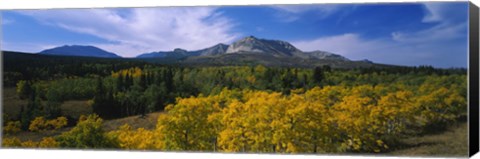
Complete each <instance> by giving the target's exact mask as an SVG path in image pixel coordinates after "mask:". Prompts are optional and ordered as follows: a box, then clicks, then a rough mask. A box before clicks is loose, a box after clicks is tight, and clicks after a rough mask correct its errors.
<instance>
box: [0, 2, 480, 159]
mask: <svg viewBox="0 0 480 159" xmlns="http://www.w3.org/2000/svg"><path fill="white" fill-rule="evenodd" d="M421 1H425V0H421ZM421 1H419V0H388V1H387V0H383V1H379V0H261V1H260V0H231V1H215V0H0V10H11V9H53V8H106V7H107V8H108V7H155V6H215V5H263V4H300V3H301V4H311V3H378V2H388V3H397V2H421ZM434 1H452V0H434ZM456 1H458V0H456ZM460 1H465V0H460ZM479 1H480V0H472V2H473V3H475V4H477V6H478V5H479V4H480V2H479ZM0 156H1V158H4V159H9V158H28V159H32V158H49V159H56V158H59V159H65V158H68V159H77V158H78V159H86V158H87V159H88V158H114V159H123V158H129V159H132V158H139V159H150V158H152V159H153V158H155V159H158V158H162V159H168V158H195V159H203V158H205V159H210V158H228V159H237V158H255V159H264V158H275V159H293V158H296V159H300V158H301V159H311V158H372V157H373V156H328V155H269V154H225V153H223V154H222V153H174V152H138V151H130V152H129V151H91V150H90V151H83V150H32V149H30V150H22V149H0ZM375 158H412V159H413V158H421V159H426V158H425V157H380V156H378V157H376V156H375ZM474 158H480V155H479V154H477V155H476V156H474Z"/></svg>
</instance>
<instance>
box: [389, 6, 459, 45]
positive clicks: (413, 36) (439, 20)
mask: <svg viewBox="0 0 480 159" xmlns="http://www.w3.org/2000/svg"><path fill="white" fill-rule="evenodd" d="M423 6H424V8H425V13H426V14H425V16H424V17H423V19H422V22H423V23H435V25H434V26H432V27H430V28H427V29H423V30H419V31H416V32H401V31H396V32H393V33H392V34H391V35H392V39H393V40H396V41H399V42H410V43H412V42H417V43H418V42H419V43H422V42H424V43H430V42H433V41H448V40H452V39H456V38H466V34H467V15H468V13H467V11H468V10H467V7H468V5H466V3H452V2H450V3H439V2H427V3H424V4H423Z"/></svg>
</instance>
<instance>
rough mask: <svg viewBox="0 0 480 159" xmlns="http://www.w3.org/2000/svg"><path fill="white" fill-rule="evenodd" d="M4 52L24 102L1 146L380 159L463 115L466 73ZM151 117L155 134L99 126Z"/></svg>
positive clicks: (7, 82)
mask: <svg viewBox="0 0 480 159" xmlns="http://www.w3.org/2000/svg"><path fill="white" fill-rule="evenodd" d="M3 56H4V74H3V87H4V89H5V88H11V89H15V96H16V98H18V99H19V100H21V101H24V102H23V103H24V104H19V106H18V107H20V111H19V112H18V113H10V114H9V113H8V112H11V111H8V110H6V106H4V107H3V111H2V112H3V114H2V117H3V120H2V121H3V123H2V124H3V129H2V130H3V131H2V133H3V134H4V135H3V138H2V146H4V147H30V148H82V149H127V150H159V151H202V152H250V153H381V152H388V151H390V150H391V149H392V148H394V147H396V145H398V144H399V139H401V138H405V137H409V136H416V135H418V134H424V133H428V132H432V131H440V130H444V129H445V128H446V127H447V126H448V125H450V124H452V123H457V122H459V120H461V119H462V118H465V116H466V115H467V73H466V69H463V68H451V69H441V68H434V67H431V66H417V67H407V66H391V67H369V68H348V69H346V68H342V69H340V68H332V67H330V66H328V65H324V66H322V67H314V68H298V67H266V66H263V65H232V66H201V67H200V66H183V65H174V64H169V65H162V64H158V63H151V62H146V61H138V60H128V59H98V58H72V57H60V56H59V57H50V56H34V55H23V54H20V53H4V55H3ZM33 59H35V60H33ZM52 63H54V64H52ZM6 100H8V99H6ZM71 100H81V101H86V103H87V104H86V107H89V108H91V112H90V113H88V114H82V115H81V116H72V115H70V114H68V113H65V112H66V111H65V110H62V108H61V105H62V104H63V103H65V102H66V101H71ZM4 103H6V101H4ZM155 112H159V113H160V115H159V117H158V119H157V120H156V123H155V126H154V127H153V128H143V127H140V128H137V127H136V126H135V125H129V124H123V125H122V126H120V127H118V128H116V129H114V130H106V129H105V128H104V127H103V126H102V123H104V122H105V121H107V120H115V119H120V118H124V117H131V116H135V115H139V118H146V117H147V116H149V115H150V114H151V113H155ZM59 130H62V131H59ZM49 131H59V132H58V133H54V135H52V134H49V133H45V132H49ZM21 132H33V133H39V134H48V135H43V136H42V138H40V139H36V140H21V139H20V138H18V137H17V136H16V135H15V134H19V133H21Z"/></svg>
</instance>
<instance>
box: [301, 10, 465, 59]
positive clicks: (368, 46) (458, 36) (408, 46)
mask: <svg viewBox="0 0 480 159" xmlns="http://www.w3.org/2000/svg"><path fill="white" fill-rule="evenodd" d="M424 5H425V7H424V8H425V12H426V13H427V14H425V16H424V17H423V19H422V23H433V25H432V26H431V27H429V28H425V29H421V30H417V31H410V32H406V31H395V32H392V34H391V37H380V38H376V39H365V38H362V37H361V36H360V35H359V34H355V33H345V34H340V35H333V36H325V37H319V38H316V39H311V40H303V41H295V42H293V44H294V45H295V46H297V47H298V48H300V49H302V50H306V51H312V50H324V51H330V52H333V53H337V54H341V55H343V56H346V57H347V58H350V59H353V60H361V59H364V58H366V59H370V60H373V61H376V62H382V63H389V64H399V65H434V66H437V67H451V66H458V64H463V65H462V66H461V67H466V61H467V39H466V38H467V21H466V18H467V17H466V15H467V14H466V13H462V11H464V12H466V11H467V10H466V8H461V7H466V5H462V4H460V5H458V4H457V3H456V4H453V6H452V4H451V3H426V4H424ZM452 8H455V9H452Z"/></svg>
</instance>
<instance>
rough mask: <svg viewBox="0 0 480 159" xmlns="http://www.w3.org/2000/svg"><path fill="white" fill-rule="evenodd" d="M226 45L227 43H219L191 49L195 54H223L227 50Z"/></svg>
mask: <svg viewBox="0 0 480 159" xmlns="http://www.w3.org/2000/svg"><path fill="white" fill-rule="evenodd" d="M228 47H229V45H225V44H222V43H220V44H217V45H214V46H212V47H209V48H206V49H202V50H197V51H193V52H192V54H193V55H197V56H215V55H220V54H225V53H226V52H227V49H228Z"/></svg>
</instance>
